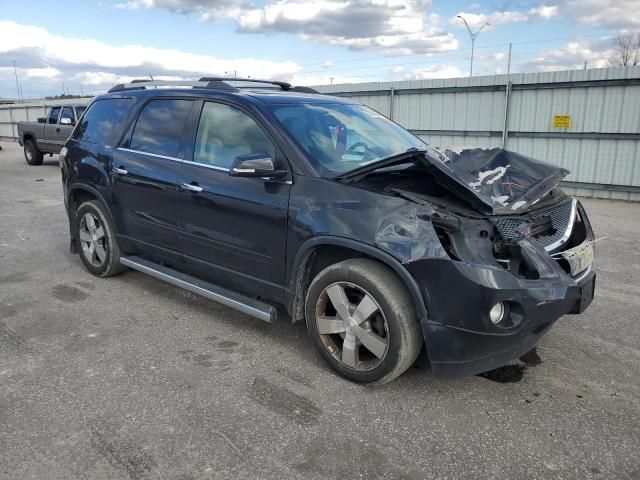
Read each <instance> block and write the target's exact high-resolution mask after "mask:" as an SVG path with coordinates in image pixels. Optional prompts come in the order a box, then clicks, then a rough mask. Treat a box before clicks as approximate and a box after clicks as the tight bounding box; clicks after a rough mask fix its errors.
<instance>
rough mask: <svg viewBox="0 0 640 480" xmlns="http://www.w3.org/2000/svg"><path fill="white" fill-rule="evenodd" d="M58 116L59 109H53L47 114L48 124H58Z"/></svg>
mask: <svg viewBox="0 0 640 480" xmlns="http://www.w3.org/2000/svg"><path fill="white" fill-rule="evenodd" d="M59 115H60V107H53V108H52V109H51V111H50V112H49V119H48V120H47V121H48V123H50V124H53V125H55V124H56V123H58V116H59Z"/></svg>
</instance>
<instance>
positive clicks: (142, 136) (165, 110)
mask: <svg viewBox="0 0 640 480" xmlns="http://www.w3.org/2000/svg"><path fill="white" fill-rule="evenodd" d="M192 105H193V101H191V100H152V101H151V102H149V103H147V104H146V105H145V107H144V108H143V109H142V112H140V116H139V117H138V121H137V122H136V126H135V128H134V129H133V135H131V142H130V144H129V148H130V149H131V150H137V151H139V152H146V153H154V154H156V155H164V156H167V157H178V153H179V152H178V150H179V148H180V144H181V142H182V138H183V135H182V132H183V130H184V125H185V123H186V121H187V117H188V116H189V112H190V111H191V106H192Z"/></svg>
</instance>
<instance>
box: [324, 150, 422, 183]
mask: <svg viewBox="0 0 640 480" xmlns="http://www.w3.org/2000/svg"><path fill="white" fill-rule="evenodd" d="M426 151H427V150H420V149H418V148H416V147H411V148H409V149H407V150H406V151H404V152H401V153H395V154H393V155H389V156H388V157H384V158H381V159H380V160H376V161H375V162H371V163H367V164H366V165H363V166H361V167H358V168H354V169H353V170H349V171H348V172H346V173H343V174H342V175H338V176H337V177H333V179H334V180H337V181H339V182H343V183H353V182H357V181H358V180H361V179H363V178H364V177H366V176H367V175H369V174H370V173H372V172H374V171H376V170H379V169H380V168H384V167H390V166H391V165H395V164H397V163H403V162H406V161H407V160H409V159H411V158H414V157H417V156H419V155H424V153H425V152H426Z"/></svg>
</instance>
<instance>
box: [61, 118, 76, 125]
mask: <svg viewBox="0 0 640 480" xmlns="http://www.w3.org/2000/svg"><path fill="white" fill-rule="evenodd" d="M60 125H73V120H71V119H70V118H61V119H60Z"/></svg>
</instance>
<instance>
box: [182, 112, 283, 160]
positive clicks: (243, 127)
mask: <svg viewBox="0 0 640 480" xmlns="http://www.w3.org/2000/svg"><path fill="white" fill-rule="evenodd" d="M249 153H266V154H268V155H269V156H270V157H271V158H272V159H273V158H275V147H274V145H273V143H272V142H271V140H269V137H267V135H266V134H265V133H264V131H263V130H262V128H260V126H259V125H258V124H257V123H256V122H255V120H254V119H253V118H251V117H250V116H249V115H247V114H246V113H244V112H242V111H241V110H238V109H237V108H233V107H230V106H228V105H223V104H221V103H213V102H206V103H205V104H204V108H203V109H202V114H201V116H200V124H199V125H198V135H197V137H196V146H195V150H194V152H193V161H194V162H198V163H204V164H205V165H212V166H215V167H221V168H227V169H229V168H231V163H232V162H233V160H234V159H235V158H236V157H238V156H240V155H247V154H249Z"/></svg>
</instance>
